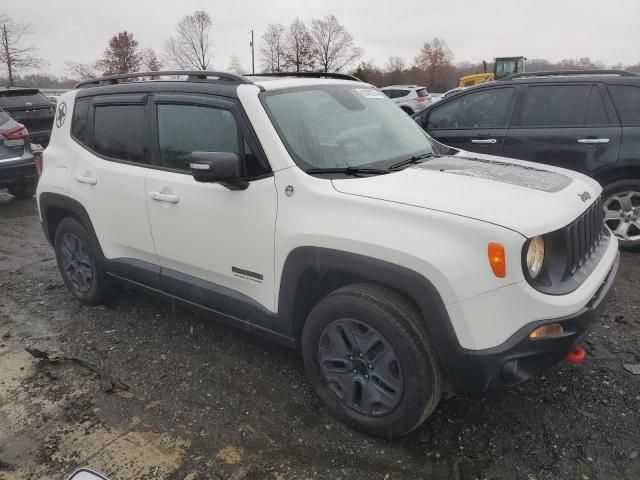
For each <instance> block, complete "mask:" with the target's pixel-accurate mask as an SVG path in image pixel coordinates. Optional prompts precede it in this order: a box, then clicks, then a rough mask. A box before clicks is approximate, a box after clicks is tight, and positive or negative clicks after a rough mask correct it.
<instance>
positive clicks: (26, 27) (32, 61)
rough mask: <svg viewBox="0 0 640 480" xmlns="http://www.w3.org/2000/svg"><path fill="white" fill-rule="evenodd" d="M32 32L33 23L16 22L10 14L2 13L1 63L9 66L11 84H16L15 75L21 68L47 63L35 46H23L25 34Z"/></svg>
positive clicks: (0, 22)
mask: <svg viewBox="0 0 640 480" xmlns="http://www.w3.org/2000/svg"><path fill="white" fill-rule="evenodd" d="M29 34H31V25H30V24H28V23H16V22H15V21H14V20H13V18H11V17H10V16H8V15H0V64H3V65H5V66H6V68H7V76H8V78H9V86H13V85H14V81H15V76H16V74H17V73H18V72H19V71H20V70H29V69H31V68H35V67H38V66H43V65H46V62H45V61H44V60H43V59H42V58H40V57H39V56H38V55H36V54H35V51H36V49H35V48H34V47H33V46H28V47H26V46H22V45H21V44H22V40H23V37H24V36H25V35H29Z"/></svg>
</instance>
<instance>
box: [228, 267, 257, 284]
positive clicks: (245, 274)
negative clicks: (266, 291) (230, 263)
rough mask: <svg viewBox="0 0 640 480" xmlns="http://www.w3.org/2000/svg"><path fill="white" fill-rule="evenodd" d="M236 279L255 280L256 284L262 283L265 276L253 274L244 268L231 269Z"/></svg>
mask: <svg viewBox="0 0 640 480" xmlns="http://www.w3.org/2000/svg"><path fill="white" fill-rule="evenodd" d="M231 271H232V272H233V276H234V277H239V278H244V279H246V280H253V281H254V282H259V283H262V282H263V280H264V276H263V275H262V274H261V273H256V272H252V271H251V270H245V269H244V268H238V267H231Z"/></svg>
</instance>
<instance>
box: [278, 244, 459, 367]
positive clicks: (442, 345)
mask: <svg viewBox="0 0 640 480" xmlns="http://www.w3.org/2000/svg"><path fill="white" fill-rule="evenodd" d="M361 282H365V283H373V284H377V285H382V286H385V287H387V288H390V289H391V290H394V291H396V292H398V293H399V294H401V295H403V296H404V297H405V298H407V299H408V300H409V301H410V302H412V303H413V304H414V305H415V306H416V308H417V309H418V311H419V313H420V315H421V318H422V319H423V325H424V327H425V329H426V331H427V334H428V335H429V336H430V338H431V340H432V341H433V345H434V347H435V349H436V351H437V352H438V354H439V356H440V357H441V358H443V357H442V356H441V355H440V353H441V352H443V353H444V350H445V349H448V348H451V347H454V348H456V349H457V348H459V344H458V342H457V337H456V335H455V332H454V330H453V326H452V325H451V322H450V320H449V315H448V314H447V310H446V308H445V306H444V302H443V301H442V298H441V297H440V294H439V293H438V290H437V289H436V287H435V286H434V285H433V283H431V281H429V280H428V279H427V278H425V277H424V276H422V275H421V274H419V273H417V272H415V271H414V270H411V269H409V268H406V267H403V266H400V265H396V264H393V263H390V262H386V261H384V260H379V259H376V258H372V257H368V256H365V255H359V254H355V253H351V252H345V251H340V250H332V249H326V248H320V247H299V248H296V249H295V250H293V251H292V252H291V253H290V254H289V255H288V257H287V259H286V261H285V263H284V267H283V270H282V275H281V282H280V290H279V295H278V315H277V320H276V321H277V322H278V323H279V325H278V327H279V328H278V330H281V329H282V333H284V334H286V335H288V336H290V337H293V338H295V339H296V340H297V341H299V339H300V334H301V332H302V328H303V326H304V323H305V321H306V319H307V316H308V314H309V312H310V311H311V309H312V308H313V306H314V305H315V304H316V303H317V302H318V301H319V300H320V299H322V298H323V297H324V296H326V295H327V294H328V293H330V292H332V291H334V290H336V289H338V288H340V287H342V286H345V285H349V284H353V283H361Z"/></svg>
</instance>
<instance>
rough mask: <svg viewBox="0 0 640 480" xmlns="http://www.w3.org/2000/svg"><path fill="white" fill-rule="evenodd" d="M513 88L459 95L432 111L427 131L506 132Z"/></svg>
mask: <svg viewBox="0 0 640 480" xmlns="http://www.w3.org/2000/svg"><path fill="white" fill-rule="evenodd" d="M512 97H513V88H511V87H508V88H492V89H489V90H480V91H475V92H473V93H469V94H467V95H462V96H459V97H456V98H454V99H452V100H451V101H449V102H446V103H443V104H442V105H440V106H438V107H436V108H434V109H433V110H432V111H431V113H430V114H429V119H428V120H427V128H428V129H434V130H435V129H456V128H506V127H507V126H508V123H509V119H508V118H507V117H508V113H509V105H510V104H511V99H512Z"/></svg>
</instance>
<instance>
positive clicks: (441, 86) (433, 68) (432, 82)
mask: <svg viewBox="0 0 640 480" xmlns="http://www.w3.org/2000/svg"><path fill="white" fill-rule="evenodd" d="M452 60H453V54H452V53H451V50H450V49H449V47H448V46H447V42H445V41H444V40H443V39H441V38H434V39H433V40H431V41H430V42H425V44H424V45H423V46H422V49H421V50H420V54H419V55H418V56H417V57H416V59H415V63H416V66H417V67H418V68H420V69H421V70H424V71H425V73H426V79H425V80H426V83H427V87H429V89H430V90H433V91H445V89H446V88H447V86H448V83H449V82H448V81H447V79H446V76H447V75H448V74H450V71H451V70H452V68H453V65H451V61H452Z"/></svg>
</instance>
